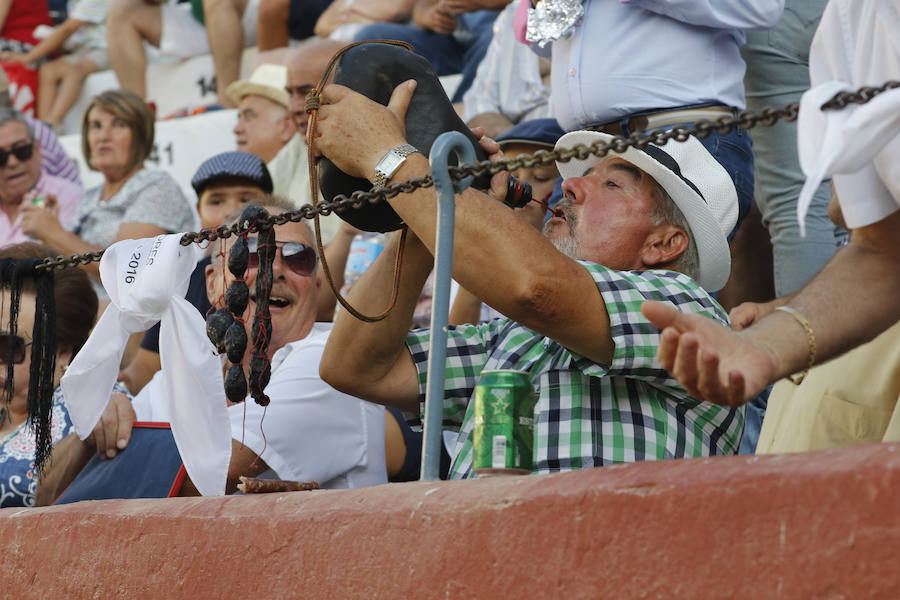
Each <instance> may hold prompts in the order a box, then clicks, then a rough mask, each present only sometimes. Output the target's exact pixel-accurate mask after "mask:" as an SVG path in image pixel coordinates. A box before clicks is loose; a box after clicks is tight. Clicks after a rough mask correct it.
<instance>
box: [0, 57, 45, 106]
mask: <svg viewBox="0 0 900 600" xmlns="http://www.w3.org/2000/svg"><path fill="white" fill-rule="evenodd" d="M0 66H2V67H3V70H4V71H6V77H7V79H9V97H10V99H11V100H12V104H13V108H15V109H16V110H18V111H19V112H22V113H25V114H26V115H28V116H30V117H33V116H35V112H36V111H37V94H38V72H37V70H36V69H30V68H28V67H27V66H25V65H23V64H22V63H17V62H4V63H0Z"/></svg>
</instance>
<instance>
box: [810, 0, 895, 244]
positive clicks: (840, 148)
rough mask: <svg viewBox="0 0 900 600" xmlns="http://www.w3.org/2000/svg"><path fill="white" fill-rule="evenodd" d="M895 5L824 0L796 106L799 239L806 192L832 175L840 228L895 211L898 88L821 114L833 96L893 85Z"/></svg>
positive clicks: (867, 0) (871, 0) (876, 1)
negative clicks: (805, 85) (806, 84)
mask: <svg viewBox="0 0 900 600" xmlns="http://www.w3.org/2000/svg"><path fill="white" fill-rule="evenodd" d="M898 32H900V3H898V2H883V1H882V0H831V1H830V2H829V3H828V6H826V7H825V11H824V12H823V13H822V20H821V21H820V22H819V28H818V29H817V30H816V35H815V37H814V38H813V42H812V46H811V48H810V54H809V77H810V82H811V83H812V87H811V89H810V90H809V91H807V92H806V93H805V94H804V95H803V98H802V99H801V101H800V117H799V121H798V124H797V135H798V150H799V153H800V166H801V167H802V169H803V172H804V174H805V175H806V176H807V181H806V185H805V186H804V188H803V191H802V192H801V195H800V198H799V200H798V202H797V217H798V218H799V220H800V227H801V232H802V231H804V229H803V225H804V223H803V221H804V217H805V216H806V211H807V208H808V207H809V203H810V199H811V197H812V192H813V191H814V190H815V188H816V186H818V185H819V182H820V181H822V179H824V178H825V177H828V176H829V175H831V176H833V177H834V179H833V182H834V187H835V189H836V191H837V195H838V198H839V200H840V203H841V210H842V212H843V215H844V220H845V221H846V222H847V225H848V226H849V227H850V228H851V229H852V228H858V227H864V226H866V225H870V224H872V223H875V222H877V221H880V220H881V219H883V218H885V217H886V216H888V215H889V214H891V213H893V212H895V211H896V210H898V208H900V161H898V160H897V157H898V156H900V89H898V88H895V89H893V90H889V91H887V92H884V93H882V94H880V95H879V96H877V97H875V98H874V99H873V100H870V101H869V102H867V103H866V104H850V105H848V106H847V107H846V108H843V109H839V110H829V111H822V110H821V109H820V107H821V105H822V103H824V102H825V101H826V100H828V99H829V98H831V97H832V96H833V95H834V94H835V93H837V92H839V91H844V90H854V91H855V90H856V89H857V88H859V87H861V86H880V85H882V84H883V83H884V82H885V81H887V80H900V33H898Z"/></svg>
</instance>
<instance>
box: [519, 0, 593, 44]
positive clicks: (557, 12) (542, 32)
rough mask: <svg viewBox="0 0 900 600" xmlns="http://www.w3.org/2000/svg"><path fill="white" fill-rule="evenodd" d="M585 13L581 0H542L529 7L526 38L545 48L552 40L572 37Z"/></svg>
mask: <svg viewBox="0 0 900 600" xmlns="http://www.w3.org/2000/svg"><path fill="white" fill-rule="evenodd" d="M582 15H584V7H583V6H581V0H541V1H540V2H538V4H537V6H536V7H535V8H529V9H528V24H527V26H526V29H525V39H527V40H528V41H529V42H531V43H532V44H537V45H538V47H540V48H543V47H544V46H546V45H547V44H549V43H550V42H553V41H556V40H558V39H561V38H564V37H565V38H567V37H570V36H571V35H572V34H573V33H574V32H575V25H577V23H578V20H579V19H580V18H581V17H582Z"/></svg>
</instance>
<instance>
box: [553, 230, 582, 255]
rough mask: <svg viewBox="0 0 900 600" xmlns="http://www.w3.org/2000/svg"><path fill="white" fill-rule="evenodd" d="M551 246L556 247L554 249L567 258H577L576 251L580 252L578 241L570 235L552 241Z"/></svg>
mask: <svg viewBox="0 0 900 600" xmlns="http://www.w3.org/2000/svg"><path fill="white" fill-rule="evenodd" d="M553 245H554V246H556V249H557V250H559V251H560V252H562V253H563V254H565V255H566V256H568V257H569V258H574V259H577V258H578V251H579V250H580V248H579V246H578V241H577V240H576V239H575V237H574V236H572V235H567V236H566V237H563V238H558V239H555V240H553Z"/></svg>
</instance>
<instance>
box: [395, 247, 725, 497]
mask: <svg viewBox="0 0 900 600" xmlns="http://www.w3.org/2000/svg"><path fill="white" fill-rule="evenodd" d="M580 264H582V265H583V266H584V267H585V269H587V270H588V272H589V273H590V274H591V276H592V277H593V278H594V281H595V282H596V284H597V289H598V290H599V291H600V294H601V295H602V296H603V300H604V302H605V303H606V308H607V311H608V313H609V320H610V333H611V336H612V339H613V342H614V343H615V352H614V355H613V360H612V364H611V365H601V364H597V363H595V362H592V361H590V360H588V359H586V358H584V357H582V356H579V355H578V354H575V353H574V352H571V351H570V350H568V349H566V348H564V347H563V346H562V345H560V344H559V343H557V342H555V341H553V340H552V339H550V338H547V337H545V336H543V335H541V334H539V333H536V332H534V331H532V330H530V329H528V328H526V327H524V326H522V325H519V324H518V323H516V322H514V321H511V320H509V319H495V320H493V321H490V322H488V323H482V324H480V325H463V326H455V327H450V331H449V334H448V340H447V368H446V379H445V382H444V415H443V417H444V428H447V429H453V430H457V431H459V437H458V438H457V441H456V447H455V449H454V451H453V452H451V455H452V456H453V463H452V465H451V467H450V477H451V478H454V479H461V478H466V477H471V476H472V475H473V473H472V426H473V408H474V404H473V403H471V402H470V401H471V398H472V395H473V392H474V389H475V385H476V384H477V383H478V378H479V375H480V373H481V371H482V370H495V369H516V370H520V371H526V372H528V373H529V374H530V376H531V383H532V385H533V386H534V390H535V407H534V465H535V472H539V473H552V472H557V471H568V470H573V469H582V468H585V467H596V466H601V465H607V464H612V463H620V462H633V461H638V460H655V459H664V458H680V457H688V456H709V455H715V454H733V453H735V452H737V448H738V444H739V442H740V437H741V430H742V428H743V411H742V410H741V409H730V408H726V407H722V406H717V405H714V404H709V403H706V402H700V401H698V400H695V399H693V398H691V397H690V396H688V394H687V392H686V391H685V390H684V388H682V387H681V385H680V384H679V383H678V382H677V381H675V380H674V379H672V377H671V376H670V375H669V373H668V372H667V371H665V370H664V369H663V368H662V367H661V366H660V365H659V363H658V362H657V360H656V350H657V346H658V344H659V330H658V329H657V328H656V327H654V326H653V325H652V324H651V323H650V322H649V321H647V319H645V318H644V316H643V315H642V314H641V312H640V308H641V304H643V302H644V301H646V300H659V301H663V302H668V303H670V304H672V305H674V306H675V307H676V308H677V309H678V310H680V311H682V312H685V313H698V314H702V315H706V316H708V317H710V318H712V319H716V320H717V321H720V322H721V323H724V324H728V318H727V316H726V314H725V312H724V311H723V310H722V308H721V307H720V306H719V305H718V303H716V301H715V300H713V298H712V297H711V296H710V295H709V294H708V293H707V292H706V291H705V290H703V289H702V288H700V287H699V286H698V285H697V284H696V283H695V282H694V281H693V280H692V279H690V278H689V277H687V276H686V275H682V274H680V273H676V272H673V271H631V272H623V271H613V270H611V269H607V268H606V267H603V266H600V265H597V264H594V263H589V262H585V261H580ZM429 339H430V332H429V330H427V329H420V330H415V331H412V332H410V334H409V336H408V337H407V339H406V343H407V345H408V346H409V348H410V351H411V353H412V356H413V360H414V361H415V363H416V368H417V370H418V375H419V393H420V400H422V401H424V398H425V389H426V388H425V382H426V376H427V368H428V344H429Z"/></svg>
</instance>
